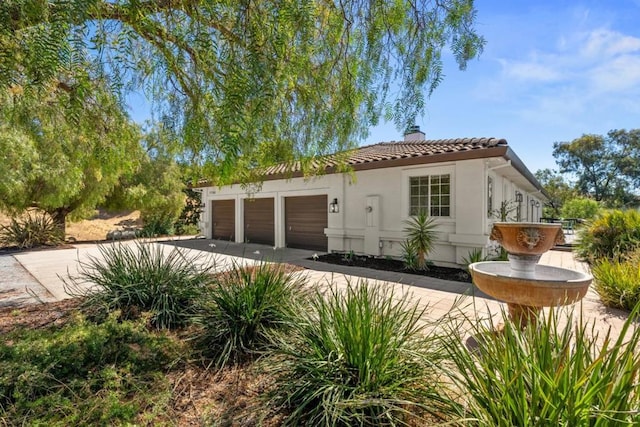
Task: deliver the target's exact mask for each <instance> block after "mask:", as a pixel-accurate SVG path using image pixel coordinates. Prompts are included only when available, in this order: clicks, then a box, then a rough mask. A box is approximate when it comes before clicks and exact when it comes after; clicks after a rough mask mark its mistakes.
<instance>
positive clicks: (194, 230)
mask: <svg viewBox="0 0 640 427" xmlns="http://www.w3.org/2000/svg"><path fill="white" fill-rule="evenodd" d="M174 231H175V233H176V235H178V236H195V235H196V234H199V233H200V228H199V227H198V226H197V225H193V224H187V225H177V224H176V226H175V227H174Z"/></svg>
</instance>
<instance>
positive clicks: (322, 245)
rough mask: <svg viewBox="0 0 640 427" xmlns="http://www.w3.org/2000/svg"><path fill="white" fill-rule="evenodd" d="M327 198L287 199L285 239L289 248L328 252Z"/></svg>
mask: <svg viewBox="0 0 640 427" xmlns="http://www.w3.org/2000/svg"><path fill="white" fill-rule="evenodd" d="M325 228H327V196H326V195H321V196H299V197H287V198H286V199H285V239H286V243H287V246H288V247H291V248H301V249H312V250H318V251H326V250H327V236H326V235H325V234H324V229H325Z"/></svg>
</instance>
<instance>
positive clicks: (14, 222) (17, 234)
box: [0, 212, 64, 249]
mask: <svg viewBox="0 0 640 427" xmlns="http://www.w3.org/2000/svg"><path fill="white" fill-rule="evenodd" d="M63 242H64V233H63V232H62V229H61V228H60V227H58V225H57V224H56V223H55V222H54V221H53V219H51V217H50V216H49V215H47V214H45V213H31V212H29V213H27V215H26V216H25V217H23V218H21V219H18V218H12V219H11V222H10V223H9V225H0V245H3V246H14V247H16V248H18V249H31V248H35V247H38V246H56V245H60V244H62V243H63Z"/></svg>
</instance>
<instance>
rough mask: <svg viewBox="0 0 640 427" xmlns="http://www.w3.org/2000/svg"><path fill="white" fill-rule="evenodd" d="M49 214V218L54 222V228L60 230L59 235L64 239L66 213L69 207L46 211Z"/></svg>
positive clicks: (65, 234)
mask: <svg viewBox="0 0 640 427" xmlns="http://www.w3.org/2000/svg"><path fill="white" fill-rule="evenodd" d="M47 213H48V214H49V215H51V219H52V220H53V223H54V224H55V226H56V228H57V229H58V230H60V235H61V236H62V238H63V239H64V238H65V237H66V236H67V215H68V214H69V209H67V208H57V209H53V210H51V211H48V212H47Z"/></svg>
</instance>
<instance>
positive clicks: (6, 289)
mask: <svg viewBox="0 0 640 427" xmlns="http://www.w3.org/2000/svg"><path fill="white" fill-rule="evenodd" d="M115 244H124V245H135V242H132V241H129V242H123V243H115ZM154 244H156V245H158V247H159V248H160V249H161V250H163V251H164V252H165V253H167V252H168V251H170V250H172V249H173V247H174V246H180V247H182V248H183V249H184V251H186V253H187V255H189V256H192V257H197V258H198V260H199V261H198V262H213V263H215V268H216V270H224V269H228V268H229V266H231V265H232V263H234V262H235V263H242V264H255V263H258V262H260V260H265V261H270V262H287V263H291V264H296V265H300V266H302V267H304V268H306V269H307V270H305V271H304V275H305V276H306V277H307V279H308V281H309V283H318V284H321V285H322V284H336V285H338V286H344V285H346V283H348V282H349V281H350V282H351V283H356V282H357V281H358V280H362V279H363V278H365V279H368V280H369V281H379V282H384V283H387V284H389V285H394V286H398V287H400V288H401V289H402V290H403V291H407V292H411V293H412V294H413V296H414V297H415V298H419V300H420V302H421V303H422V304H425V305H428V307H429V309H428V311H427V315H428V317H430V318H433V319H438V318H441V317H443V316H445V315H446V314H448V313H449V312H450V311H451V308H452V307H453V306H456V307H458V308H459V309H461V311H462V312H464V313H465V314H468V315H470V316H473V317H476V318H477V317H481V318H488V317H495V316H496V315H498V314H499V313H500V311H501V310H502V309H504V305H503V304H501V303H499V302H497V301H495V300H493V299H491V298H488V297H487V296H486V295H483V294H482V293H481V292H479V291H478V290H477V289H475V288H474V287H473V286H471V285H469V284H465V283H459V282H450V281H446V280H439V279H435V278H429V277H425V276H416V275H410V274H401V273H392V272H383V271H376V270H370V269H364V268H356V267H341V266H336V265H331V264H325V263H320V262H316V261H313V260H310V259H308V258H311V257H312V256H313V254H314V252H313V251H305V250H297V249H273V248H271V247H268V246H264V245H251V244H238V243H229V242H221V241H215V240H206V239H193V240H180V241H165V242H161V243H154ZM100 256H101V253H100V248H99V247H98V245H95V244H78V245H75V247H74V248H73V249H58V250H45V251H32V252H22V253H18V254H14V255H1V256H0V308H1V307H6V306H18V305H22V304H25V303H29V302H36V301H38V300H41V301H55V300H61V299H65V298H70V296H69V294H68V293H67V289H66V288H65V280H67V281H68V278H69V276H70V275H71V276H76V275H77V274H78V271H79V269H81V268H82V266H83V264H86V262H87V261H89V260H90V259H91V258H92V257H94V258H95V257H100ZM540 263H541V264H547V265H553V266H557V267H563V268H571V269H575V270H580V271H587V270H588V268H587V266H586V265H585V264H583V263H580V262H578V261H576V260H575V258H574V257H573V254H572V253H571V252H561V251H549V252H547V253H546V254H544V255H543V257H542V259H541V261H540ZM576 307H577V308H581V309H582V313H583V315H584V317H585V318H586V319H590V320H593V321H595V324H596V325H597V328H598V329H600V330H606V329H607V328H608V327H609V326H611V327H612V330H613V331H617V330H619V328H620V327H621V325H622V323H623V322H624V320H625V319H626V313H625V312H623V311H619V310H613V309H608V308H606V307H604V306H603V305H602V304H601V303H600V302H599V300H598V297H597V295H596V294H595V292H594V291H593V290H590V291H589V293H588V294H587V296H586V297H585V298H584V300H583V301H582V302H581V303H580V304H577V305H576Z"/></svg>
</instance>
